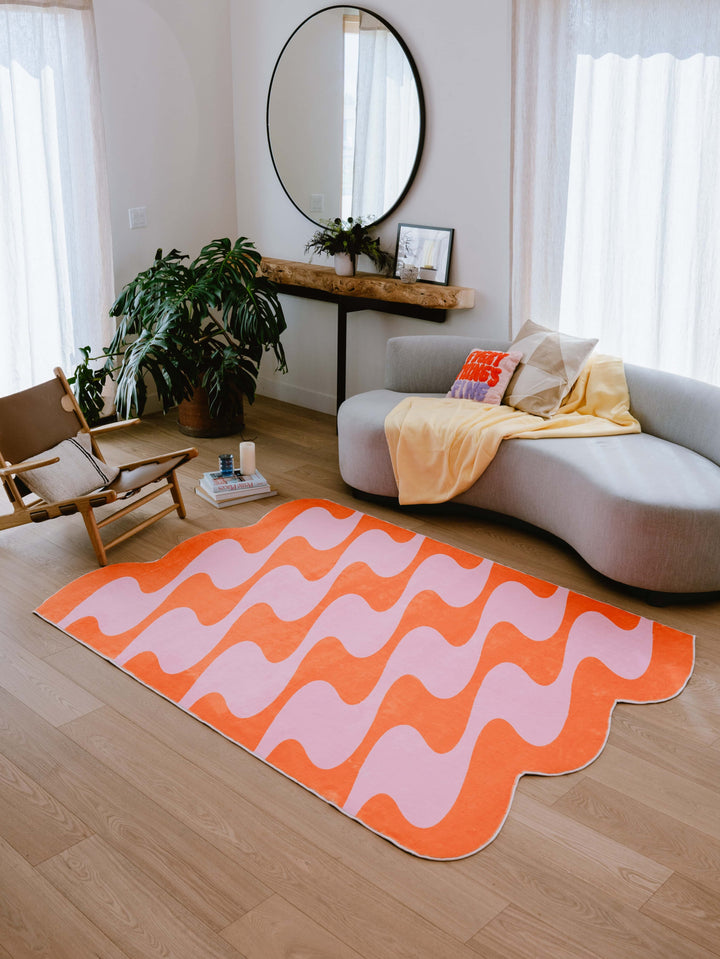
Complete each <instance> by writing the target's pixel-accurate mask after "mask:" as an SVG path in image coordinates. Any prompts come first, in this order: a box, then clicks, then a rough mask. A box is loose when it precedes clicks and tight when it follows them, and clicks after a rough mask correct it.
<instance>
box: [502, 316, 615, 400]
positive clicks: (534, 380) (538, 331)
mask: <svg viewBox="0 0 720 959" xmlns="http://www.w3.org/2000/svg"><path fill="white" fill-rule="evenodd" d="M596 344H597V340H596V339H595V340H583V339H580V338H579V337H577V336H570V335H569V334H567V333H560V332H559V331H558V330H550V329H547V327H544V326H540V325H539V324H537V323H533V321H532V320H528V321H527V322H526V323H525V324H524V325H523V327H522V329H521V330H520V332H519V333H518V334H517V336H516V337H515V339H514V340H513V342H512V344H511V346H510V349H511V350H518V351H519V352H521V353H522V354H523V359H522V362H521V363H519V364H518V366H517V369H516V370H515V373H514V374H513V377H512V379H511V380H510V383H509V385H508V388H507V390H506V391H505V397H504V400H503V402H504V403H505V405H506V406H513V407H514V408H515V409H516V410H522V411H523V412H524V413H534V414H535V416H543V417H548V416H552V415H553V413H557V411H558V409H559V408H560V405H561V404H562V401H563V398H564V397H565V396H566V395H567V393H569V392H570V390H571V389H572V387H573V384H574V383H575V380H576V379H577V378H578V376H579V375H580V371H581V370H582V368H583V366H585V364H586V362H587V361H588V358H589V357H590V354H591V353H592V351H593V350H594V349H595V345H596Z"/></svg>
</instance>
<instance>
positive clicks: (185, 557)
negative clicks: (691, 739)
mask: <svg viewBox="0 0 720 959" xmlns="http://www.w3.org/2000/svg"><path fill="white" fill-rule="evenodd" d="M37 612H38V614H39V615H41V616H43V617H44V618H45V619H47V620H48V621H49V622H52V623H54V624H55V625H57V626H58V627H59V628H61V629H62V630H64V631H65V632H67V633H68V634H69V635H71V636H74V637H76V638H77V639H79V640H80V641H82V642H84V643H85V644H87V645H88V646H91V647H92V648H93V649H95V650H97V651H98V652H99V653H100V654H101V655H103V656H105V657H106V658H108V659H110V660H111V661H113V662H115V663H116V664H117V665H118V666H120V667H121V668H123V669H124V670H126V671H127V672H129V673H130V674H131V675H134V676H136V677H137V678H138V679H140V680H141V681H142V682H144V683H146V684H147V685H149V686H151V687H152V688H155V689H156V690H157V691H158V692H160V693H161V694H162V695H164V696H166V697H167V698H169V699H171V700H173V701H174V702H176V703H177V704H178V705H179V706H180V707H182V708H183V709H185V710H187V711H188V712H190V713H191V714H193V715H196V716H197V717H198V718H200V719H202V720H203V721H204V722H207V723H209V724H210V725H212V726H214V727H215V728H216V729H218V730H219V731H220V732H221V733H223V734H224V735H226V736H228V737H229V738H231V739H233V740H234V741H235V742H237V743H239V744H240V745H242V746H243V747H244V748H246V749H249V750H250V751H252V752H254V753H255V754H256V755H257V756H258V757H260V758H262V759H264V760H265V761H267V762H269V763H270V764H272V765H274V766H275V767H277V768H278V769H280V770H281V771H282V772H284V773H285V774H286V775H288V776H290V777H291V778H293V779H295V780H296V781H298V782H299V783H301V784H302V785H304V786H306V787H307V788H308V789H311V790H312V791H314V792H316V793H317V794H318V795H320V796H322V797H323V798H325V799H326V800H328V801H329V802H331V803H333V804H334V805H336V806H337V807H338V808H339V809H341V810H342V811H343V812H345V813H346V814H348V815H350V816H352V817H353V818H356V819H358V820H359V821H360V822H363V823H364V824H365V825H367V826H368V827H369V828H371V829H373V830H375V831H376V832H378V833H380V834H381V835H383V836H385V837H387V838H388V839H390V840H392V841H393V842H395V843H397V844H398V845H400V846H401V847H403V848H405V849H408V850H409V851H411V852H414V853H416V854H417V855H421V856H426V857H428V858H436V859H452V858H459V857H461V856H466V855H470V854H471V853H473V852H475V851H477V850H478V849H480V848H482V846H484V845H485V844H486V843H488V842H490V841H491V840H492V838H493V837H494V836H495V835H496V834H497V832H498V830H499V829H500V827H501V825H502V822H503V821H504V818H505V816H506V815H507V812H508V809H509V806H510V803H511V800H512V795H513V791H514V788H515V785H516V783H517V781H518V779H519V777H520V776H521V775H523V774H525V773H529V772H535V773H545V774H553V775H555V774H558V773H561V772H567V771H571V770H575V769H578V768H582V766H584V765H586V764H587V763H589V762H591V761H592V759H594V758H595V757H596V756H597V755H598V753H599V751H600V750H601V749H602V746H603V745H604V742H605V739H606V737H607V733H608V729H609V722H610V716H611V713H612V709H613V708H614V706H615V704H616V702H617V701H619V700H625V701H630V702H653V701H658V700H662V699H667V698H670V697H671V696H674V695H676V694H677V693H678V692H679V691H680V690H681V689H682V688H683V686H684V685H685V683H686V682H687V679H688V678H689V676H690V673H691V671H692V664H693V637H692V636H689V635H688V634H686V633H681V632H679V631H677V630H673V629H670V628H669V627H665V626H662V625H660V624H658V623H655V622H653V621H652V620H649V619H646V618H643V617H639V616H636V615H633V614H630V613H627V612H624V611H622V610H619V609H616V608H615V607H612V606H608V605H605V604H602V603H598V602H595V601H593V600H591V599H588V598H586V597H582V596H579V595H578V594H576V593H573V592H571V591H569V590H566V589H562V588H560V587H556V586H553V585H551V584H549V583H545V582H543V581H541V580H537V579H534V578H532V577H529V576H526V575H524V574H522V573H518V572H516V571H513V570H510V569H507V568H506V567H502V566H499V565H498V564H495V563H492V562H490V561H488V560H483V559H480V558H479V557H476V556H472V555H471V554H468V553H466V552H463V551H461V550H457V549H454V548H452V547H448V546H445V545H443V544H441V543H438V542H435V541H433V540H431V539H429V538H427V537H424V536H421V535H419V534H415V533H411V532H409V531H407V530H403V529H401V528H400V527H397V526H394V525H392V524H389V523H385V522H382V521H379V520H376V519H374V518H372V517H370V516H366V515H364V514H362V513H360V512H358V511H354V510H350V509H347V508H345V507H341V506H338V505H337V504H334V503H329V502H327V501H323V500H298V501H295V502H293V503H288V504H285V505H283V506H280V507H277V508H276V509H274V510H272V511H271V512H269V513H268V514H267V515H266V516H265V517H264V518H263V519H262V520H261V521H260V522H259V523H257V524H255V525H254V526H251V527H247V528H244V529H234V530H227V529H225V530H217V531H215V532H214V533H212V534H203V535H202V536H199V537H194V538H193V539H191V540H188V541H186V542H185V543H183V544H181V545H180V546H179V547H176V549H175V550H172V551H171V552H170V553H168V554H167V556H166V557H163V559H161V560H159V561H158V562H157V563H153V564H141V563H131V564H121V565H118V566H116V567H106V568H105V569H103V570H97V571H96V572H94V573H90V574H88V576H85V577H82V578H81V579H80V580H77V581H76V582H74V583H71V584H70V585H69V586H68V587H66V588H65V589H64V590H61V591H60V592H59V593H58V594H56V595H55V596H54V597H52V598H51V599H49V600H48V601H47V602H46V603H44V604H43V605H42V606H41V607H40V608H39V609H38V610H37Z"/></svg>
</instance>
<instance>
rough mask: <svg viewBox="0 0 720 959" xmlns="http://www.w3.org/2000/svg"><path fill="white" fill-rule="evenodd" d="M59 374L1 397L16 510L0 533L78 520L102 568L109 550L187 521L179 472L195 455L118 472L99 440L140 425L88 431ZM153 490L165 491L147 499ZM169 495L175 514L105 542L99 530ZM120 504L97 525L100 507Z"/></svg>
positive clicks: (0, 519)
mask: <svg viewBox="0 0 720 959" xmlns="http://www.w3.org/2000/svg"><path fill="white" fill-rule="evenodd" d="M54 373H55V378H54V379H52V380H49V381H48V382H46V383H41V384H40V385H38V386H33V387H31V388H30V389H27V390H23V391H21V392H20V393H14V394H13V395H11V396H5V397H0V481H1V482H2V485H3V487H4V489H5V492H6V493H7V495H8V497H9V499H10V503H11V504H12V512H11V513H0V530H3V529H9V528H10V527H13V526H20V525H22V524H24V523H40V522H43V521H44V520H48V519H55V518H56V517H58V516H71V515H73V514H74V513H80V514H81V515H82V518H83V520H84V521H85V526H86V528H87V532H88V535H89V537H90V542H91V543H92V545H93V549H94V550H95V554H96V556H97V559H98V563H99V564H100V565H101V566H105V565H106V564H107V556H106V550H108V549H110V548H111V547H112V546H116V545H117V544H118V543H121V542H123V540H126V539H127V538H128V537H130V536H133V535H134V534H135V533H139V532H140V531H141V530H143V529H146V528H147V527H148V526H150V525H151V524H153V523H155V522H157V520H159V519H162V517H163V516H167V514H168V513H172V512H174V511H177V513H178V515H179V516H180V517H181V518H184V517H185V506H184V503H183V500H182V495H181V493H180V488H179V486H178V483H177V477H176V473H175V471H176V470H177V469H178V467H179V466H182V465H183V463H187V462H188V460H190V459H192V458H193V457H195V456H197V450H196V449H195V448H194V447H190V448H188V449H182V450H175V451H174V452H172V453H162V454H160V455H158V456H153V457H149V458H147V459H143V460H137V461H136V462H133V463H125V464H123V465H122V466H120V467H114V466H111V465H110V464H107V463H106V461H105V459H104V458H103V455H102V453H101V452H100V449H99V447H98V445H97V442H96V437H97V436H99V435H101V434H102V433H106V432H108V431H110V430H115V429H118V428H121V427H124V426H128V425H131V424H133V423H138V422H139V420H126V421H124V422H120V423H109V424H107V425H104V426H98V427H93V428H90V427H89V426H88V424H87V421H86V420H85V417H84V416H83V413H82V411H81V409H80V407H79V406H78V404H77V400H76V399H75V396H74V394H73V392H72V390H71V388H70V386H69V384H68V382H67V380H66V378H65V375H64V374H63V372H62V370H61V369H55V370H54ZM154 484H160V485H159V486H155V488H154V489H152V490H150V491H149V492H146V493H143V490H144V488H145V487H146V486H149V485H154ZM28 488H29V489H28ZM33 489H34V492H33ZM165 492H169V493H170V495H171V496H172V500H173V502H172V504H171V505H170V506H167V507H165V508H163V509H161V510H159V511H158V512H156V513H153V514H151V515H150V516H149V517H148V518H145V519H143V520H142V521H141V522H139V523H137V524H136V525H135V526H132V527H131V528H130V529H128V530H126V531H124V532H123V533H121V534H120V535H118V536H116V537H115V539H113V540H110V541H109V542H103V539H102V538H101V536H100V530H101V529H103V528H104V527H105V526H107V525H108V524H109V523H113V522H115V521H116V520H118V519H120V518H121V517H124V516H127V515H128V513H131V512H132V511H133V510H135V509H137V508H138V507H140V506H143V505H145V504H146V503H148V502H150V501H151V500H153V499H155V498H156V497H158V496H161V495H162V494H163V493H165ZM141 494H142V495H141ZM120 498H122V499H123V500H128V502H127V503H126V504H125V505H123V506H121V507H120V508H117V509H115V510H114V511H113V512H111V513H109V515H105V516H103V518H102V519H99V520H98V519H96V517H95V510H96V509H97V508H98V507H100V506H105V505H107V504H108V503H112V502H114V501H115V500H118V499H120Z"/></svg>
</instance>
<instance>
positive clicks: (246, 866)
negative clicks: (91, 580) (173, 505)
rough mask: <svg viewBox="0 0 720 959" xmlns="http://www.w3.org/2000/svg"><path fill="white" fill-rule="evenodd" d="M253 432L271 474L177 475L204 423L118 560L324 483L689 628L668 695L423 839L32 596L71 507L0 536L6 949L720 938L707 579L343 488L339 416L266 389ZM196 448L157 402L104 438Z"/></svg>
mask: <svg viewBox="0 0 720 959" xmlns="http://www.w3.org/2000/svg"><path fill="white" fill-rule="evenodd" d="M244 438H245V439H251V440H254V441H255V443H256V446H257V455H258V466H259V468H260V469H261V471H262V472H263V473H264V474H265V475H266V476H267V478H268V479H269V480H270V481H271V483H272V485H273V486H274V487H276V488H277V489H278V490H279V491H280V496H278V497H277V498H275V499H269V500H261V501H258V502H255V503H249V504H246V505H245V506H243V507H236V508H231V509H225V510H215V509H214V508H213V507H211V506H210V505H209V504H207V503H205V502H203V501H201V500H200V499H199V498H198V497H197V496H195V495H194V494H193V492H192V487H193V485H194V481H195V480H196V478H197V476H198V475H199V473H200V472H201V471H203V470H205V469H211V468H214V466H215V463H216V462H217V459H216V457H217V454H218V453H219V452H221V451H222V450H223V449H224V448H225V447H228V448H233V449H234V448H236V445H237V442H238V441H239V439H240V437H239V436H237V437H234V438H233V439H232V440H198V441H197V445H198V446H199V447H200V448H201V458H200V459H199V460H196V461H194V463H191V464H190V465H189V466H186V467H185V468H184V470H183V480H184V488H185V496H186V503H187V506H188V518H187V519H186V520H185V521H181V520H179V519H177V518H176V517H170V518H167V519H165V520H163V521H162V522H161V523H159V524H158V525H157V526H156V527H154V528H152V529H151V530H149V531H147V532H145V533H143V534H141V535H140V536H138V537H137V538H135V539H133V540H130V541H129V542H127V543H125V544H123V545H122V546H119V547H118V548H117V549H116V550H114V551H113V553H111V560H114V561H121V560H128V559H140V560H152V559H156V558H158V557H159V556H160V555H162V553H164V552H165V551H166V550H167V549H168V548H170V547H172V546H173V545H175V544H176V543H178V542H180V541H181V540H183V539H185V538H186V537H188V536H191V535H193V534H195V533H198V532H200V531H202V530H206V529H211V528H214V527H219V526H239V525H246V524H248V523H252V522H254V521H255V520H257V519H259V518H260V516H262V515H263V514H264V513H265V512H266V511H267V510H269V509H271V508H273V507H274V506H276V505H277V504H278V503H279V502H283V501H285V500H287V499H294V498H297V497H307V496H311V497H317V496H321V497H326V498H329V499H332V500H335V501H336V502H341V503H347V504H349V505H353V506H358V505H359V506H360V508H362V509H364V510H365V511H366V512H369V513H373V514H375V515H377V516H380V517H382V518H386V519H390V520H391V521H394V522H398V523H400V524H402V525H405V526H407V527H410V528H412V529H414V530H418V531H420V532H423V533H427V534H429V535H432V536H434V537H436V538H438V539H440V540H443V541H446V542H449V543H452V544H455V545H457V546H460V547H463V548H466V549H469V550H471V551H473V552H476V553H479V554H481V555H484V556H487V557H489V558H491V559H495V560H498V561H501V562H504V563H506V564H508V565H510V566H514V567H519V568H522V569H523V570H526V571H528V572H530V573H533V574H536V575H539V576H541V577H543V578H545V579H549V580H551V581H553V582H555V583H558V584H561V585H564V586H569V587H571V588H574V589H577V590H579V591H581V592H584V593H586V594H589V595H592V596H595V597H598V598H601V599H603V600H607V601H609V602H613V603H615V604H617V605H620V606H624V607H625V608H627V609H630V610H634V611H637V612H639V613H642V614H645V615H650V616H652V617H654V618H656V619H659V620H661V621H662V622H666V623H668V624H670V625H673V626H677V627H679V628H681V629H685V630H687V631H690V632H693V633H695V634H696V635H697V663H696V667H695V673H694V675H693V677H692V679H691V681H690V683H689V685H688V687H687V689H686V690H685V691H684V692H683V693H682V695H680V696H679V697H678V698H677V699H675V700H673V701H671V702H668V703H662V704H658V705H652V706H628V705H620V706H618V707H617V709H616V711H615V715H614V720H613V726H612V732H611V734H610V740H609V743H608V745H607V747H606V749H605V751H604V752H603V753H602V755H601V756H600V758H599V759H598V760H597V761H596V762H595V763H593V764H592V765H591V766H590V767H588V768H587V769H585V770H583V771H582V772H579V773H575V774H572V775H567V776H561V777H557V778H542V777H524V779H523V780H522V781H521V783H520V785H519V788H518V791H517V795H516V798H515V801H514V804H513V807H512V810H511V812H510V815H509V817H508V820H507V822H506V824H505V826H504V827H503V829H502V831H501V833H500V835H499V836H498V838H497V839H496V840H495V841H494V842H493V843H492V844H491V845H490V846H488V847H487V848H486V849H485V850H483V851H482V852H480V853H478V854H476V855H475V856H472V857H470V858H468V859H465V860H462V861H458V862H450V863H434V862H428V861H423V860H420V859H417V858H414V857H413V856H411V855H408V854H407V853H404V852H402V851H400V850H398V849H396V848H395V847H394V846H392V845H391V844H390V843H388V842H386V841H384V840H382V839H380V838H378V837H377V836H375V835H373V834H372V833H371V832H369V831H368V830H367V829H365V828H363V827H362V826H360V825H358V824H356V823H354V822H352V821H351V820H349V819H347V818H346V817H345V816H343V815H341V814H340V813H339V812H337V811H336V810H334V809H332V808H331V807H330V806H327V805H326V804H325V803H323V802H322V801H321V800H319V799H317V798H315V797H314V796H312V795H310V794H309V793H307V792H306V791H305V790H303V789H302V788H301V787H299V786H297V785H295V784H294V783H292V782H290V781H289V780H287V779H285V778H284V777H283V776H282V775H280V774H278V773H276V772H274V771H273V770H271V769H269V768H268V767H267V766H265V765H264V764H263V763H261V762H259V761H258V760H255V759H253V758H252V757H251V756H248V755H247V754H246V753H244V752H243V751H242V750H241V749H239V748H238V747H235V746H233V745H231V744H230V743H228V742H227V741H226V740H224V739H223V738H222V737H221V736H219V735H217V734H215V733H213V732H212V731H211V730H209V729H208V728H207V727H205V726H203V725H202V724H201V723H199V722H197V721H195V720H193V719H192V718H190V717H189V716H187V715H186V714H184V713H183V712H181V711H180V710H179V709H177V708H175V707H174V706H172V705H170V704H169V703H167V702H166V701H164V700H163V699H161V698H160V697H159V696H157V695H155V694H154V693H152V692H150V691H149V690H147V689H145V688H144V687H142V686H141V685H140V684H139V683H137V682H135V681H134V680H132V679H130V678H129V677H127V676H125V675H124V674H123V673H121V672H120V671H119V670H117V669H116V668H114V667H113V666H111V665H109V664H108V663H106V662H105V661H103V660H102V659H101V658H100V657H99V656H97V655H95V654H94V653H92V652H90V651H88V650H86V649H85V648H84V647H81V646H80V645H78V644H76V643H75V642H73V641H72V640H71V639H69V638H67V637H66V636H64V635H63V634H62V633H60V632H59V631H58V630H56V629H53V628H52V627H51V626H49V625H48V624H46V623H45V622H43V621H41V620H40V619H39V618H38V617H36V616H33V615H32V610H33V609H34V608H35V607H36V606H37V605H38V604H39V603H40V602H41V601H42V600H44V599H45V598H47V597H48V596H49V595H51V594H52V593H53V592H54V591H55V590H57V589H58V588H60V587H61V586H63V585H64V584H66V583H67V582H68V581H69V580H71V579H72V578H74V577H76V576H78V575H80V574H82V573H84V572H86V571H88V570H89V569H91V568H93V566H94V559H93V554H92V551H91V548H90V545H89V542H88V540H87V538H86V536H85V532H84V527H83V525H82V522H81V520H80V519H79V518H78V517H73V518H68V519H62V520H55V521H53V522H49V523H45V524H44V525H41V526H37V527H23V528H20V529H14V530H10V531H7V532H4V533H0V575H1V577H2V578H1V582H2V591H3V593H2V596H3V614H2V617H1V618H0V959H7V957H13V959H21V957H23V959H24V957H38V956H44V957H48V959H90V957H103V959H104V957H108V959H118V957H133V959H152V957H156V956H157V957H183V959H220V957H223V959H230V957H234V959H238V957H245V959H280V957H287V959H290V957H292V959H311V957H312V959H314V957H317V959H359V957H363V959H399V957H408V959H410V957H413V959H417V957H420V959H473V957H474V959H477V957H478V956H481V957H486V959H564V957H573V959H590V957H595V959H709V957H711V956H720V602H713V603H704V604H702V603H697V604H692V605H685V606H671V607H664V608H651V607H648V606H646V605H645V604H644V603H643V602H641V601H640V600H639V599H637V598H636V597H634V596H632V595H630V594H627V593H625V592H623V591H621V590H619V589H615V588H613V587H611V586H610V585H608V584H606V583H604V582H601V581H600V580H599V579H598V578H597V577H596V576H594V575H593V574H592V573H591V572H590V571H589V570H588V569H587V568H586V567H585V566H584V565H583V564H582V563H581V562H580V561H579V560H578V559H577V558H576V557H575V556H574V554H572V553H571V552H570V551H569V550H567V549H566V548H564V547H563V546H562V545H561V544H558V543H555V542H549V541H547V540H545V539H542V538H540V537H539V536H537V535H534V534H532V533H530V532H527V531H521V530H518V529H513V528H510V527H508V526H506V525H503V524H501V523H498V522H494V521H492V520H490V519H487V518H480V517H477V516H475V517H468V516H463V517H461V516H446V517H443V516H438V515H435V514H432V515H430V514H423V513H421V512H407V513H402V514H401V513H398V512H397V511H392V510H390V509H388V508H385V507H381V506H377V505H373V504H369V503H362V504H358V502H357V501H356V500H353V499H352V497H351V496H350V494H349V492H348V490H347V489H346V488H345V487H344V485H343V483H342V481H341V480H340V477H339V474H338V470H337V453H336V438H335V425H334V419H333V418H331V417H329V416H325V415H323V414H318V413H312V412H309V411H306V410H301V409H298V408H295V407H289V406H286V405H284V404H282V403H279V402H277V401H272V400H267V399H262V398H259V399H258V401H257V403H256V404H255V406H253V407H252V408H251V409H250V411H249V414H248V425H247V428H246V431H245V434H244ZM184 445H187V440H186V438H185V437H182V436H180V434H178V433H177V432H176V429H175V426H174V422H173V421H172V419H171V418H170V417H168V418H162V417H158V418H151V419H150V420H148V421H146V422H145V423H143V424H142V425H141V426H139V427H136V428H135V429H134V430H128V431H127V432H126V433H124V434H123V436H122V437H118V436H115V437H113V438H112V439H111V440H110V439H108V440H106V441H105V443H104V449H105V451H106V454H107V455H108V456H109V458H110V457H116V458H118V459H122V458H123V457H130V458H132V457H133V456H134V455H135V454H138V455H143V454H144V453H145V452H146V451H151V450H156V449H157V448H162V449H173V448H176V447H178V446H184Z"/></svg>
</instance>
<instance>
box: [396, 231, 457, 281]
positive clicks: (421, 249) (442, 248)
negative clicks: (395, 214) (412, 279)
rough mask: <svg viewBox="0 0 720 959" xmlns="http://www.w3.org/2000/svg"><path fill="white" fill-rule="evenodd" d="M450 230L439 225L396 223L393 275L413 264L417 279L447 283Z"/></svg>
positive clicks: (451, 238)
mask: <svg viewBox="0 0 720 959" xmlns="http://www.w3.org/2000/svg"><path fill="white" fill-rule="evenodd" d="M454 232H455V231H454V230H451V229H446V228H445V227H439V226H420V225H419V224H417V223H399V224H398V234H397V245H396V247H395V276H397V277H401V273H400V271H401V270H402V269H403V267H405V268H407V267H408V266H410V267H412V266H414V267H417V270H418V275H417V279H418V280H421V281H422V282H424V283H439V284H440V285H442V286H447V281H448V275H449V273H450V254H451V252H452V244H453V234H454ZM413 272H414V271H413ZM401 278H402V277H401Z"/></svg>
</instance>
